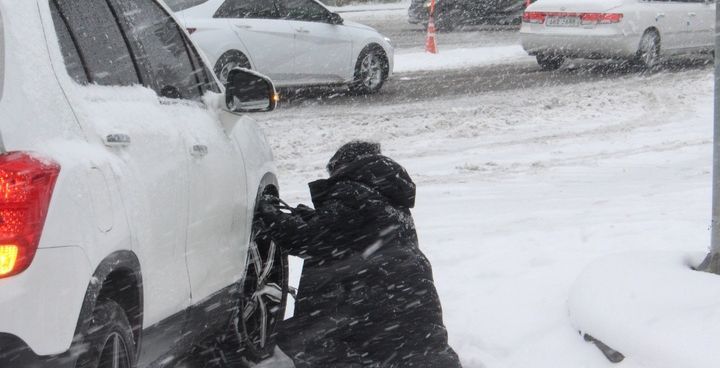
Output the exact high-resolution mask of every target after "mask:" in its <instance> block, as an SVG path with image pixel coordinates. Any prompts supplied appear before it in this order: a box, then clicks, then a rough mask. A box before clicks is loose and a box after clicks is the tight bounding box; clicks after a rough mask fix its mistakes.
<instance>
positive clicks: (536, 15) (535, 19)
mask: <svg viewBox="0 0 720 368" xmlns="http://www.w3.org/2000/svg"><path fill="white" fill-rule="evenodd" d="M545 16H546V14H545V13H541V12H525V13H523V22H525V23H535V24H543V23H545Z"/></svg>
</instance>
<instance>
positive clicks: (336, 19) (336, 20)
mask: <svg viewBox="0 0 720 368" xmlns="http://www.w3.org/2000/svg"><path fill="white" fill-rule="evenodd" d="M344 22H345V20H344V19H343V18H342V17H341V16H340V14H338V13H330V16H328V23H330V24H335V25H340V24H343V23H344Z"/></svg>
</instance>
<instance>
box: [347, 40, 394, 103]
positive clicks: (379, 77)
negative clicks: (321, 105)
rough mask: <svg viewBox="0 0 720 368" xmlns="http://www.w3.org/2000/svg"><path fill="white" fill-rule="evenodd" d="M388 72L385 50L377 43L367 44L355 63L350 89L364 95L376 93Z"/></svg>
mask: <svg viewBox="0 0 720 368" xmlns="http://www.w3.org/2000/svg"><path fill="white" fill-rule="evenodd" d="M388 73H389V65H388V59H387V55H386V54H385V50H383V48H382V47H380V46H378V45H370V46H367V47H365V49H363V50H362V52H360V56H359V57H358V60H357V62H356V63H355V77H354V79H353V82H352V83H350V86H349V87H350V91H351V92H353V93H356V94H364V95H366V94H373V93H376V92H378V91H379V90H380V88H382V86H383V84H385V81H386V80H387V77H388Z"/></svg>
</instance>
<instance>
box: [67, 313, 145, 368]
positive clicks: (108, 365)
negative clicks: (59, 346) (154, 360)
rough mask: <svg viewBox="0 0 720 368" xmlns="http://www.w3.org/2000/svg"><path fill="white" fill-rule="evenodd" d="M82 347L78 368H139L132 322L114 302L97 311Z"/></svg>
mask: <svg viewBox="0 0 720 368" xmlns="http://www.w3.org/2000/svg"><path fill="white" fill-rule="evenodd" d="M81 346H82V347H83V349H85V350H84V351H83V352H82V353H81V354H80V356H79V357H78V360H77V363H76V365H75V366H76V367H77V368H135V365H136V359H137V357H136V352H137V349H136V345H135V338H134V337H133V334H132V328H131V327H130V322H129V321H128V318H127V316H126V315H125V311H124V310H123V309H122V308H121V307H120V306H119V305H118V304H117V303H115V302H114V301H112V300H107V301H103V302H101V303H99V304H98V305H97V306H96V307H95V310H94V311H93V314H92V317H91V320H90V321H89V325H88V327H87V331H86V332H85V333H84V334H83V340H82V344H81Z"/></svg>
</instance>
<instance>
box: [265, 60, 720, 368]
mask: <svg viewBox="0 0 720 368" xmlns="http://www.w3.org/2000/svg"><path fill="white" fill-rule="evenodd" d="M712 86H713V80H712V76H711V71H710V70H709V69H705V70H689V71H684V72H678V73H659V74H654V75H650V76H641V75H630V76H627V77H622V78H618V79H612V80H606V81H602V82H592V83H590V82H588V83H581V84H574V85H566V86H556V87H552V88H535V89H525V90H513V91H507V92H500V93H493V94H479V95H475V96H467V97H463V98H438V99H436V100H430V101H421V102H416V103H402V104H389V105H384V106H375V105H373V106H372V107H368V106H366V105H362V104H360V105H343V106H341V105H324V104H317V105H313V106H302V107H290V108H284V109H280V110H277V111H276V112H274V113H271V114H266V115H258V116H256V118H258V119H259V121H260V124H261V125H262V126H263V127H264V129H265V131H266V132H267V134H268V138H269V140H270V142H271V144H272V145H273V148H274V150H275V154H276V158H277V160H278V164H279V168H280V175H281V176H280V181H281V187H282V193H283V195H284V197H285V198H286V199H287V200H289V201H290V202H292V203H300V202H304V203H307V202H309V193H308V190H307V188H306V186H305V183H306V182H308V181H310V180H313V179H316V178H319V177H323V176H325V173H324V166H325V162H326V160H327V159H328V158H329V157H330V156H331V154H332V153H333V151H334V150H335V149H336V148H337V147H338V146H339V145H340V144H342V143H344V142H346V141H348V140H351V139H358V138H367V139H373V140H378V141H380V142H382V144H383V146H384V150H385V152H386V153H387V154H388V155H389V156H391V157H393V158H395V159H397V160H398V161H399V162H400V163H402V164H404V165H406V167H407V168H408V170H409V171H410V173H411V174H412V175H413V177H414V178H415V180H416V181H417V183H418V185H419V195H418V202H417V207H416V208H415V210H414V215H415V217H416V222H417V227H418V231H419V235H420V241H421V247H422V249H423V250H424V251H425V252H426V254H427V255H428V257H429V258H430V259H431V261H432V262H433V265H434V271H435V277H436V281H437V287H438V289H439V291H440V293H441V297H442V300H443V306H444V310H445V320H446V323H447V326H448V329H449V331H450V339H451V343H452V345H453V346H454V347H455V349H456V350H457V351H458V352H459V354H460V355H461V357H462V361H463V363H464V365H465V366H466V367H467V368H480V367H489V368H506V367H531V366H532V367H535V368H545V367H547V368H580V367H588V368H594V367H610V366H611V364H610V363H608V362H607V361H606V360H605V359H604V358H603V357H602V356H601V354H600V353H599V352H598V351H597V350H596V349H595V348H594V347H593V346H591V345H589V344H587V343H585V342H583V340H582V339H581V338H580V337H579V336H578V335H577V332H576V331H575V330H574V329H573V327H572V325H571V323H570V319H569V317H568V308H567V300H568V294H569V289H570V287H571V285H572V284H573V282H574V280H575V279H576V278H577V276H578V275H579V274H580V273H581V271H582V270H583V269H584V268H585V267H586V266H587V265H588V264H589V263H590V262H592V261H593V260H595V259H597V258H598V257H602V256H604V255H607V254H611V253H616V252H623V251H628V250H648V249H649V250H688V251H699V252H703V251H705V250H706V245H707V244H708V238H709V231H708V225H709V213H710V165H711V139H712V106H713V100H712ZM616 367H618V368H635V367H643V368H654V367H649V366H641V365H639V363H637V362H634V361H633V359H632V358H629V359H628V360H627V361H626V362H624V363H621V364H620V365H617V366H616Z"/></svg>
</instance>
